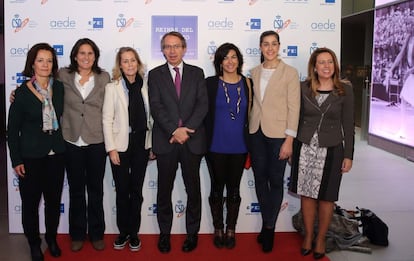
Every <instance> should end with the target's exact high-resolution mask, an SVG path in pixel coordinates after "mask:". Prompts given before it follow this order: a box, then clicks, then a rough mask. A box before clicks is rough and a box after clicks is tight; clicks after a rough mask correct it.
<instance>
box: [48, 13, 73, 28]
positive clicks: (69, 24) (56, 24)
mask: <svg viewBox="0 0 414 261" xmlns="http://www.w3.org/2000/svg"><path fill="white" fill-rule="evenodd" d="M49 27H50V29H57V30H67V29H70V30H73V29H76V20H74V19H71V18H70V17H69V16H67V17H65V18H63V19H62V20H60V19H58V20H50V22H49Z"/></svg>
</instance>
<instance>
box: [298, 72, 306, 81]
mask: <svg viewBox="0 0 414 261" xmlns="http://www.w3.org/2000/svg"><path fill="white" fill-rule="evenodd" d="M306 78H307V76H306V74H302V73H301V72H299V80H300V81H305V80H306Z"/></svg>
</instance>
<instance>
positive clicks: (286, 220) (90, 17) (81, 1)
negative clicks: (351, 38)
mask: <svg viewBox="0 0 414 261" xmlns="http://www.w3.org/2000/svg"><path fill="white" fill-rule="evenodd" d="M4 5H5V8H4V10H5V16H4V17H5V19H4V24H5V26H4V30H5V60H6V66H5V67H6V97H7V96H8V94H9V93H10V91H11V90H12V89H14V88H15V86H16V85H17V84H19V83H21V82H22V81H23V80H24V79H23V78H22V76H21V74H20V72H21V71H22V70H23V67H24V63H25V59H26V55H27V52H28V50H29V49H30V47H31V46H32V45H33V44H35V43H38V42H48V43H49V44H51V45H52V46H53V47H54V48H55V50H56V51H57V53H58V58H59V65H60V66H61V67H63V66H67V65H69V54H70V50H71V48H72V46H73V44H74V43H75V42H76V41H77V40H78V39H79V38H82V37H88V38H91V39H92V40H94V41H95V42H96V43H97V45H98V46H99V48H100V50H101V58H100V66H101V67H103V68H104V69H105V70H107V71H108V72H112V67H113V64H114V61H115V53H116V52H117V50H118V48H119V47H121V46H131V47H134V48H135V49H136V50H137V51H138V53H139V55H140V57H141V59H142V61H143V62H144V63H145V64H146V66H147V70H149V69H151V68H153V67H155V66H157V65H159V64H162V63H164V62H165V60H164V58H163V57H162V55H160V54H161V53H160V45H159V37H160V36H161V35H163V34H164V33H165V32H166V31H169V30H172V29H173V30H178V31H180V32H182V33H183V35H184V36H185V37H186V38H187V40H188V45H189V48H188V51H187V54H186V56H185V57H184V60H185V61H186V62H188V63H191V64H195V65H198V66H200V67H202V68H203V69H204V72H205V75H206V76H210V75H213V74H214V67H213V64H212V62H213V60H212V58H213V57H214V52H215V49H216V48H217V47H218V46H219V45H220V44H222V43H224V42H232V43H234V44H236V45H237V46H238V47H239V48H240V50H241V52H242V54H243V56H244V60H245V64H244V68H243V71H244V73H245V74H246V75H248V71H249V70H250V69H251V68H252V67H254V66H256V65H257V64H258V63H259V61H260V50H259V36H260V33H261V32H263V31H265V30H276V31H278V32H279V33H280V38H281V48H280V56H281V58H282V59H283V60H284V61H285V62H286V63H288V64H290V65H292V66H294V67H296V68H297V69H298V71H299V73H300V77H301V79H304V78H305V77H306V67H307V61H308V59H309V55H310V53H311V52H312V51H313V50H314V49H315V48H317V47H322V46H326V47H329V48H331V49H333V50H334V51H335V52H336V53H337V55H338V57H340V35H341V34H340V25H341V20H340V19H341V0H243V1H242V0H168V1H167V0H65V1H62V0H36V1H35V0H30V1H29V0H6V1H4ZM8 105H9V102H8V100H7V98H6V107H7V112H8V107H9V106H8ZM289 171H290V168H289V167H288V168H287V170H286V175H285V197H284V200H283V207H282V209H281V212H280V215H279V218H278V222H277V225H276V231H293V230H294V229H293V227H292V225H291V216H292V215H293V214H295V213H296V212H297V211H298V209H299V200H298V198H296V197H294V196H292V195H290V194H288V193H287V192H286V188H287V184H288V177H289ZM156 174H157V172H156V164H155V162H150V164H149V166H148V170H147V175H146V178H145V182H144V188H143V194H144V203H143V206H142V225H141V230H140V233H143V234H145V233H158V225H157V221H156V192H157V178H156V176H157V175H156ZM200 175H201V186H202V197H203V201H202V203H203V207H202V224H201V231H200V232H201V233H210V232H212V231H213V227H212V224H211V223H212V221H211V215H210V212H209V206H208V200H207V199H208V194H209V191H210V181H209V176H208V172H207V168H206V164H205V162H204V161H203V162H202V165H201V170H200ZM104 186H105V190H104V191H105V194H104V209H105V221H106V231H105V232H106V233H117V232H118V230H117V227H116V215H115V213H116V209H115V189H114V182H113V180H112V174H111V170H110V167H109V162H108V163H107V171H106V175H105V180H104ZM240 189H241V194H242V195H241V196H242V202H241V207H240V215H239V220H238V225H237V230H238V231H239V232H256V231H259V230H260V226H261V216H260V212H259V211H258V209H259V208H258V203H257V198H256V193H255V189H254V178H253V174H252V172H251V170H249V171H245V173H244V175H243V177H242V182H241V188H240ZM8 192H9V194H8V195H9V197H8V200H9V231H10V232H11V233H21V232H22V227H21V202H20V196H19V191H18V179H17V178H16V177H15V175H14V171H13V169H12V167H11V165H10V162H8ZM68 201H69V198H68V186H67V182H66V180H65V185H64V190H63V196H62V205H61V220H60V227H59V232H60V233H67V232H68V207H69V202H68ZM172 203H173V206H174V210H175V216H174V223H173V228H172V233H185V218H184V215H185V211H184V210H185V207H186V194H185V192H184V185H183V182H182V178H181V175H180V173H178V175H177V179H176V184H175V189H174V191H173V202H172ZM39 211H40V213H43V203H42V206H41V207H40V209H39ZM41 217H42V221H41V230H42V231H44V226H43V215H42V214H41Z"/></svg>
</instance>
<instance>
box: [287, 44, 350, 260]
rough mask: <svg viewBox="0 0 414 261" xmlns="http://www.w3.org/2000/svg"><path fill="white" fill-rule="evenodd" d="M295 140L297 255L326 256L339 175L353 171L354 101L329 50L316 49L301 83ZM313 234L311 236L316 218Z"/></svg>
mask: <svg viewBox="0 0 414 261" xmlns="http://www.w3.org/2000/svg"><path fill="white" fill-rule="evenodd" d="M301 94H302V95H301V96H302V99H301V110H300V120H299V128H298V135H297V138H296V140H295V142H294V147H293V148H294V149H293V156H292V169H291V170H292V173H291V179H290V184H289V186H290V190H291V191H292V192H294V193H297V194H298V195H300V196H301V208H302V214H303V223H304V227H305V237H304V240H303V243H302V248H301V254H302V255H304V256H306V255H309V254H310V253H311V251H312V250H311V249H312V245H314V248H313V257H314V258H315V259H321V258H323V257H324V256H325V235H326V232H327V230H328V227H329V223H330V220H331V218H332V215H333V210H334V202H335V201H337V200H338V193H339V186H340V183H341V178H342V174H343V173H346V172H348V171H349V170H350V169H351V167H352V158H353V153H354V97H353V91H352V87H351V85H350V83H349V82H345V81H341V80H340V79H339V64H338V60H337V58H336V55H335V53H334V52H333V51H332V50H330V49H328V48H319V49H317V50H315V51H314V52H313V53H312V55H311V57H310V59H309V64H308V78H307V80H306V81H305V82H302V84H301ZM316 216H317V217H318V218H317V219H318V225H317V227H318V233H317V235H316V237H314V230H313V229H314V222H315V217H316Z"/></svg>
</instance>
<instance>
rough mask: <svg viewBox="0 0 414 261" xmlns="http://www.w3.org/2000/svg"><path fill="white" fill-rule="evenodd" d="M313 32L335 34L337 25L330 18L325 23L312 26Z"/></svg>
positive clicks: (316, 23)
mask: <svg viewBox="0 0 414 261" xmlns="http://www.w3.org/2000/svg"><path fill="white" fill-rule="evenodd" d="M310 27H311V30H312V31H319V32H335V31H336V24H335V23H334V22H332V21H331V20H330V19H329V18H328V19H327V20H325V21H315V22H313V23H311V24H310Z"/></svg>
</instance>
